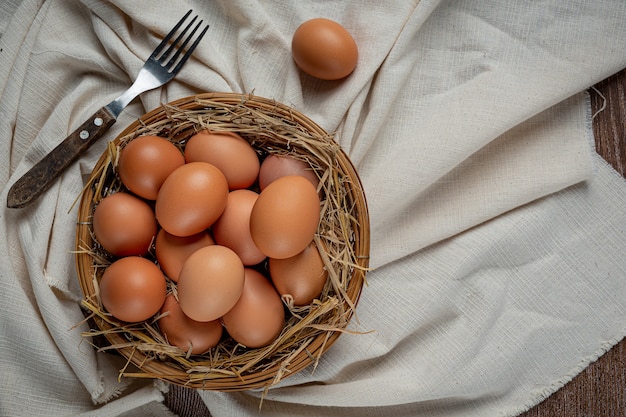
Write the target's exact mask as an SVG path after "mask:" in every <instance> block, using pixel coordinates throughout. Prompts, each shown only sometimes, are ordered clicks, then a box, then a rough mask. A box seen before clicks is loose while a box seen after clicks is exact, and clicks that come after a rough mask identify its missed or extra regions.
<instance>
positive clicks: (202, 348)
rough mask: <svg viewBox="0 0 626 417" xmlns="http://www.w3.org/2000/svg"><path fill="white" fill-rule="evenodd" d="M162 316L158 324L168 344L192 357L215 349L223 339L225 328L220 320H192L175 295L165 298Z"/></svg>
mask: <svg viewBox="0 0 626 417" xmlns="http://www.w3.org/2000/svg"><path fill="white" fill-rule="evenodd" d="M166 313H167V314H166ZM163 314H166V315H163ZM161 315H163V316H162V317H161V318H159V320H158V324H159V328H160V329H161V333H163V336H165V338H166V339H167V341H168V343H169V344H171V345H174V346H178V347H179V348H181V349H182V350H183V351H184V352H190V353H191V354H192V355H200V354H203V353H205V352H207V351H208V350H209V349H211V348H212V347H215V346H216V345H217V344H218V343H219V341H220V339H221V337H222V333H223V328H222V324H221V323H220V321H219V320H213V321H205V322H200V321H195V320H192V319H190V318H189V317H187V316H186V315H185V313H183V311H182V310H181V309H180V305H179V303H178V300H177V299H176V297H175V296H174V295H173V294H169V295H168V296H167V297H166V298H165V303H164V304H163V307H162V308H161Z"/></svg>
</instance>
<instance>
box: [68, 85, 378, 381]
mask: <svg viewBox="0 0 626 417" xmlns="http://www.w3.org/2000/svg"><path fill="white" fill-rule="evenodd" d="M204 129H209V130H211V131H232V132H236V133H238V134H240V135H241V136H242V137H244V138H246V139H247V140H248V141H249V142H250V143H251V145H252V146H253V147H254V148H255V149H256V150H257V152H258V154H259V157H260V158H263V157H265V156H267V155H268V154H273V153H276V154H288V155H290V156H292V157H295V158H299V159H302V160H304V161H306V162H307V163H308V164H309V165H310V166H311V167H312V168H313V169H314V170H315V172H316V173H317V175H318V177H319V178H320V186H319V187H320V189H319V191H320V195H321V221H320V224H319V227H318V231H317V234H316V236H315V243H316V244H317V246H318V248H319V249H320V253H321V254H322V258H323V260H324V263H325V266H326V268H327V269H328V271H329V279H328V282H327V284H326V287H325V289H324V292H323V294H322V296H321V297H320V299H319V300H316V301H314V302H313V303H312V305H311V306H307V307H300V308H294V307H293V306H291V305H290V304H289V300H288V299H285V300H284V301H285V304H286V307H287V308H288V309H289V310H290V314H288V315H287V317H288V319H287V322H286V324H285V327H284V329H283V331H282V333H281V334H280V336H279V337H278V339H277V340H276V341H275V342H274V343H272V344H271V345H270V346H267V347H264V348H259V349H247V348H245V347H244V346H241V345H238V344H237V343H235V342H234V341H232V339H230V338H224V339H223V340H222V341H221V342H220V344H219V345H218V346H217V347H216V348H214V349H211V350H210V351H209V352H208V353H206V354H204V355H193V356H192V355H189V354H188V352H184V351H182V350H181V349H179V348H176V347H173V346H170V345H169V344H167V341H166V340H165V339H164V337H163V336H162V335H161V334H160V333H159V330H158V325H157V324H156V319H154V320H152V321H148V322H143V323H133V324H127V323H120V322H118V321H117V320H116V319H115V318H113V317H112V316H110V315H109V314H108V313H107V312H106V311H105V310H104V309H103V307H102V304H101V302H100V299H99V296H98V282H99V279H100V277H101V275H102V272H103V271H104V269H105V268H106V267H107V265H109V264H110V263H111V262H112V260H113V259H112V258H111V256H109V255H108V254H107V253H106V252H105V251H103V250H102V249H101V248H100V247H99V246H98V244H97V242H95V240H94V238H93V233H92V227H91V218H92V213H93V209H94V207H95V206H96V205H97V204H98V202H99V201H100V200H101V199H102V198H103V197H104V196H106V195H108V194H110V193H112V192H116V191H118V190H120V189H123V185H122V184H121V183H120V181H119V178H118V177H117V176H116V174H115V168H116V164H117V155H118V153H119V150H120V149H121V148H122V147H123V146H124V145H125V144H126V143H128V142H129V141H131V140H133V139H134V138H136V137H138V136H141V135H145V134H155V135H159V136H162V137H165V138H168V139H169V140H170V141H172V142H173V143H175V144H176V145H178V146H180V147H181V149H182V148H183V147H184V145H185V141H186V139H188V138H189V137H190V136H191V135H193V134H194V133H196V132H198V131H200V130H204ZM76 252H77V253H76V265H77V271H78V277H79V280H80V285H81V288H82V291H83V294H84V297H85V298H84V300H83V306H84V308H85V309H86V310H87V312H88V314H89V316H90V319H92V320H91V321H92V322H93V323H94V324H95V325H94V326H93V327H94V328H93V329H92V330H91V331H89V332H86V333H85V334H84V336H85V337H86V338H88V339H89V340H91V339H92V338H94V337H96V336H104V337H106V339H107V341H108V345H107V346H104V347H103V346H100V347H99V349H100V350H103V351H105V350H115V351H117V352H119V353H120V354H121V355H122V356H124V357H125V358H126V359H127V365H126V366H125V367H124V369H122V370H120V377H122V376H123V377H141V378H161V379H163V380H166V381H169V382H172V383H175V384H179V385H184V386H188V387H192V388H199V389H209V390H218V391H236V390H245V389H252V388H266V389H267V388H268V387H271V386H272V385H274V384H276V383H277V382H278V381H280V380H281V379H282V378H284V377H287V376H289V375H292V374H294V373H295V372H298V371H300V370H302V369H304V368H306V367H309V366H311V365H313V366H312V368H314V366H315V365H316V364H317V362H318V361H319V359H320V357H321V356H322V354H323V353H324V352H325V351H326V350H327V349H328V348H329V347H330V346H331V345H332V344H333V343H334V342H335V340H336V339H337V337H338V336H339V335H340V334H341V333H342V332H346V331H348V329H347V327H348V324H349V322H350V320H351V319H352V318H353V316H354V314H355V308H356V304H357V302H358V298H359V295H360V293H361V289H362V287H363V285H364V282H365V273H366V270H367V268H368V257H369V218H368V212H367V205H366V202H365V197H364V195H363V191H362V187H361V184H360V180H359V178H358V175H357V173H356V171H355V169H354V167H353V165H352V164H351V162H350V160H349V159H348V157H347V156H346V155H345V153H344V152H343V151H342V150H341V149H340V147H339V146H338V145H337V143H336V142H335V141H334V140H333V137H332V136H331V135H329V134H328V133H326V132H325V131H324V130H323V129H322V128H321V127H319V126H318V125H317V124H315V123H314V122H313V121H311V120H310V119H309V118H307V117H306V116H304V115H302V114H301V113H299V112H297V111H295V110H293V109H291V108H289V107H287V106H285V105H282V104H280V103H277V102H275V101H272V100H268V99H264V98H260V97H255V96H253V95H240V94H229V93H216V94H213V93H207V94H202V95H197V96H193V97H188V98H184V99H181V100H178V101H175V102H172V103H170V104H167V105H163V106H161V107H159V108H157V109H155V110H153V111H152V112H150V113H147V114H146V115H144V116H143V117H142V118H141V119H139V120H137V121H136V122H134V123H132V124H131V125H130V126H128V128H126V129H125V130H124V131H123V132H122V133H121V134H120V135H119V136H118V137H117V138H116V139H115V141H113V142H111V143H110V144H109V147H108V150H107V151H106V152H105V153H104V154H103V155H102V157H101V158H100V160H99V161H98V162H97V164H96V166H95V168H94V170H93V172H92V174H91V177H90V179H89V182H88V184H87V186H86V188H85V190H84V191H83V194H82V197H81V201H80V208H79V218H78V226H77V233H76ZM150 256H152V255H150ZM153 259H154V258H153ZM169 289H170V291H175V290H176V288H175V284H174V283H172V282H170V283H169ZM96 339H97V338H96ZM94 340H95V339H94Z"/></svg>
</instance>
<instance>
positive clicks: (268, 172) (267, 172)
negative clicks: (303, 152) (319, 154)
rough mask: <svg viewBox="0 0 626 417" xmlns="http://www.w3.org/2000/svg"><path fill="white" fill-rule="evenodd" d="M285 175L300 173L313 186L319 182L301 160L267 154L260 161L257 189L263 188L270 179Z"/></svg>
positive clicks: (311, 170) (307, 165) (313, 172)
mask: <svg viewBox="0 0 626 417" xmlns="http://www.w3.org/2000/svg"><path fill="white" fill-rule="evenodd" d="M287 175H302V176H303V177H304V178H306V179H308V180H309V181H311V184H313V186H314V187H315V188H317V185H318V184H319V182H320V180H319V178H317V175H316V174H315V171H313V169H312V168H311V167H310V166H309V164H307V163H306V162H304V161H303V160H300V159H296V158H293V157H291V156H285V155H269V156H268V157H267V158H265V159H264V160H263V162H262V163H261V168H260V170H259V189H261V190H263V189H264V188H265V187H267V185H268V184H269V183H271V182H272V181H274V180H276V179H278V178H281V177H286V176H287Z"/></svg>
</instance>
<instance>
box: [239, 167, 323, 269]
mask: <svg viewBox="0 0 626 417" xmlns="http://www.w3.org/2000/svg"><path fill="white" fill-rule="evenodd" d="M319 221H320V199H319V196H318V195H317V190H316V189H315V187H313V184H311V182H310V181H309V180H307V179H306V178H304V177H301V176H299V175H290V176H286V177H282V178H279V179H277V180H275V181H274V182H272V183H271V184H270V185H268V186H267V187H266V188H265V189H264V190H263V191H261V193H260V194H259V198H257V201H256V203H254V207H252V212H251V213H250V234H251V236H252V240H253V241H254V244H255V245H256V246H257V247H258V248H259V249H260V250H261V252H263V253H264V254H265V255H266V256H268V257H270V258H276V259H284V258H290V257H292V256H295V255H297V254H298V253H300V252H302V251H303V250H304V248H306V247H307V246H308V245H309V243H311V241H312V240H313V236H314V235H315V232H316V231H317V226H318V223H319Z"/></svg>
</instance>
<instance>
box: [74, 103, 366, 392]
mask: <svg viewBox="0 0 626 417" xmlns="http://www.w3.org/2000/svg"><path fill="white" fill-rule="evenodd" d="M78 217H79V218H78V226H77V232H76V233H77V234H76V265H77V271H78V278H79V281H80V285H81V289H82V291H83V294H84V300H83V306H84V308H85V309H86V310H87V312H88V314H89V315H90V317H91V318H93V324H94V325H93V327H94V328H93V329H91V331H89V332H86V333H85V334H84V336H85V337H93V336H98V335H103V336H105V337H106V339H107V341H108V344H110V346H107V347H103V348H102V349H115V350H116V351H117V352H119V353H120V354H121V355H122V356H124V357H125V358H126V359H127V366H125V367H124V369H122V370H120V373H121V375H122V376H127V377H144V378H160V379H163V380H166V381H168V382H172V383H175V384H179V385H184V386H188V387H192V388H199V389H210V390H218V391H234V390H245V389H252V388H260V387H265V388H268V387H271V386H272V385H274V384H276V383H277V382H279V381H280V380H281V379H282V378H284V377H287V376H289V375H292V374H294V373H295V372H298V371H300V370H302V369H304V368H306V367H307V366H309V365H312V364H315V363H316V362H317V361H319V359H320V358H321V356H322V354H323V353H324V352H325V351H326V350H327V349H328V348H329V347H330V346H331V345H332V344H333V343H334V342H335V340H336V339H337V337H338V336H339V335H340V334H341V333H342V332H344V331H346V330H348V325H349V323H350V321H351V319H352V318H353V316H354V314H355V310H356V305H357V302H358V299H359V295H360V293H361V290H362V287H363V285H364V282H365V274H366V271H367V268H368V257H369V218H368V212H367V204H366V201H365V196H364V194H363V189H362V186H361V183H360V180H359V178H358V175H357V173H356V171H355V169H354V166H353V165H352V163H351V162H350V160H349V159H348V157H347V156H346V154H345V153H344V152H343V151H342V150H341V148H340V147H339V145H338V144H337V143H336V142H335V141H334V140H333V137H332V135H330V134H328V133H326V132H325V131H324V130H323V129H322V128H320V127H319V126H318V125H317V124H315V123H314V122H313V121H312V120H310V119H309V118H307V117H306V116H304V115H303V114H301V113H299V112H298V111H296V110H294V109H292V108H289V107H287V106H285V105H283V104H281V103H277V102H275V101H273V100H268V99H265V98H261V97H256V96H253V95H241V94H234V93H233V94H231V93H207V94H201V95H197V96H192V97H187V98H184V99H180V100H177V101H174V102H172V103H169V104H165V105H162V106H161V107H159V108H157V109H155V110H153V111H151V112H149V113H147V114H146V115H144V116H143V117H141V118H140V119H139V120H137V121H136V122H134V123H132V124H131V125H130V126H128V127H127V128H126V129H125V130H124V131H123V132H122V133H121V134H120V135H119V136H118V137H117V138H116V139H115V140H114V141H112V142H110V143H109V146H108V149H107V151H106V152H105V153H104V154H103V155H102V156H101V158H100V159H99V161H98V162H97V164H96V166H95V167H94V170H93V172H92V174H91V176H90V178H89V181H88V184H87V186H86V188H85V190H84V192H83V195H82V197H81V201H80V208H79V216H78Z"/></svg>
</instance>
